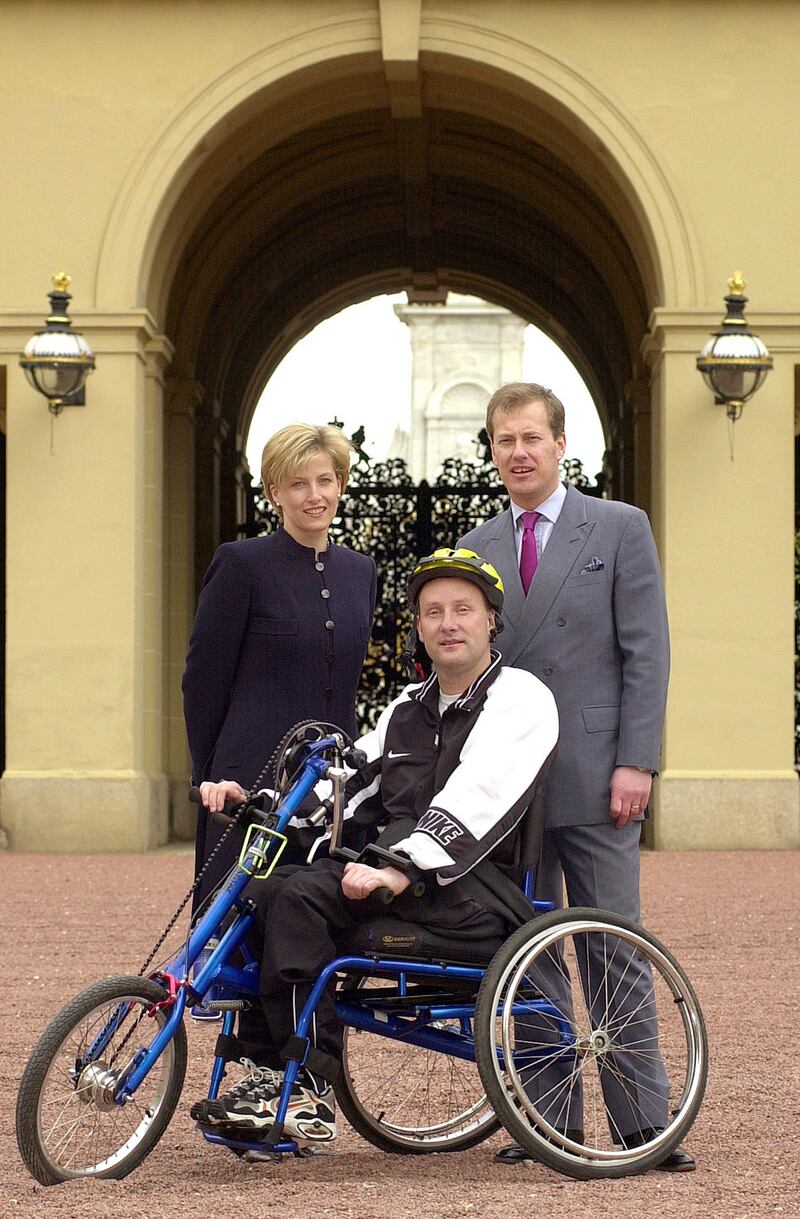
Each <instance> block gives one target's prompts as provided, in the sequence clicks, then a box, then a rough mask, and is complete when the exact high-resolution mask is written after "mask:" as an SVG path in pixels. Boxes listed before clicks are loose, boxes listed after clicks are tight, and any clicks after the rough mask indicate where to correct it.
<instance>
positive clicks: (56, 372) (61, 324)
mask: <svg viewBox="0 0 800 1219" xmlns="http://www.w3.org/2000/svg"><path fill="white" fill-rule="evenodd" d="M70 282H71V281H70V277H69V275H66V274H65V273H64V271H59V273H58V275H54V276H53V291H52V292H50V293H48V295H49V297H50V316H49V317H48V318H45V328H44V330H37V331H36V334H34V335H33V336H32V337H31V338H30V339H28V342H27V343H26V344H25V350H24V351H23V353H22V355H21V356H20V360H19V362H20V364H21V366H22V367H23V368H24V369H25V376H26V377H27V378H28V380H29V381H30V383H31V385H32V386H33V388H34V389H35V390H38V392H39V393H40V394H43V395H44V397H45V398H47V404H48V408H49V409H50V411H51V412H52V413H53V414H54V415H59V414H60V413H61V411H62V410H63V409H64V407H65V406H83V405H84V404H85V401H86V398H85V395H84V388H83V387H84V384H85V382H86V378H87V377H88V375H89V373H90V372H92V371H93V369H94V352H93V351H92V349H91V347H90V346H89V344H88V343H87V342H86V339H85V338H84V337H83V335H82V334H81V333H80V332H79V331H77V330H73V329H72V320H71V318H70V317H69V316H68V314H67V306H68V304H69V302H70V301H71V300H72V297H71V296H70V294H69V292H68V291H67V289H68V287H69V285H70Z"/></svg>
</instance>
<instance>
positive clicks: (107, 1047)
mask: <svg viewBox="0 0 800 1219" xmlns="http://www.w3.org/2000/svg"><path fill="white" fill-rule="evenodd" d="M165 998H166V991H165V990H164V988H163V987H162V986H159V985H158V983H157V982H153V981H150V980H149V979H148V978H140V977H116V978H106V979H104V980H103V981H102V982H96V983H95V984H94V985H93V986H90V987H89V988H88V989H87V990H85V991H82V992H81V993H80V994H79V995H76V996H75V998H74V999H73V1000H72V1001H71V1002H70V1003H68V1004H67V1006H66V1007H65V1008H64V1009H63V1010H62V1011H60V1012H59V1014H58V1015H57V1016H56V1017H55V1019H54V1020H53V1021H52V1022H51V1023H50V1024H49V1025H48V1027H47V1028H46V1029H45V1031H44V1033H43V1034H42V1037H41V1039H40V1040H39V1043H38V1045H37V1046H36V1048H35V1049H34V1051H33V1053H32V1054H31V1057H30V1059H29V1061H28V1065H27V1066H26V1068H25V1072H24V1074H23V1076H22V1081H21V1083H20V1088H19V1094H18V1097H17V1144H18V1146H19V1150H20V1153H21V1155H22V1158H23V1160H24V1161H25V1163H26V1165H27V1167H28V1169H29V1170H30V1172H31V1174H32V1175H33V1176H34V1177H35V1178H36V1180H37V1181H40V1182H41V1183H42V1185H57V1184H58V1183H59V1182H61V1181H68V1180H71V1179H73V1178H75V1177H112V1178H114V1179H117V1180H118V1179H119V1178H121V1177H124V1176H127V1174H128V1173H129V1172H131V1170H132V1169H134V1168H135V1167H136V1165H137V1164H139V1163H140V1162H141V1161H142V1160H143V1159H144V1158H145V1156H146V1155H147V1154H148V1153H149V1152H150V1151H151V1150H152V1149H153V1147H154V1146H155V1145H156V1143H157V1142H158V1140H159V1139H160V1138H161V1135H162V1134H163V1133H164V1131H165V1130H166V1128H167V1125H168V1124H169V1120H170V1118H171V1117H172V1114H173V1113H174V1111H175V1106H176V1105H177V1103H178V1098H179V1097H180V1094H181V1088H182V1087H183V1079H184V1075H185V1073H186V1030H185V1029H184V1027H183V1024H180V1025H179V1026H178V1028H177V1030H176V1032H175V1035H174V1036H173V1037H172V1039H171V1040H170V1041H169V1042H168V1044H167V1046H166V1048H165V1049H164V1051H163V1053H162V1054H161V1056H160V1058H159V1059H158V1060H157V1061H156V1062H155V1063H154V1065H153V1067H152V1068H151V1070H150V1071H149V1072H148V1074H147V1076H146V1077H145V1079H144V1080H143V1081H142V1083H141V1085H140V1086H139V1088H138V1089H137V1091H136V1092H135V1093H134V1095H133V1096H131V1097H129V1098H128V1099H127V1100H126V1101H125V1102H124V1103H123V1104H119V1103H118V1102H117V1101H115V1100H114V1096H115V1093H116V1092H117V1090H118V1087H119V1081H120V1080H122V1079H123V1078H124V1077H125V1075H126V1074H127V1073H128V1072H129V1069H130V1067H131V1064H132V1061H133V1059H134V1058H135V1057H136V1056H137V1055H138V1054H139V1052H140V1051H141V1050H142V1049H144V1048H146V1047H147V1046H148V1045H149V1044H150V1043H151V1042H152V1041H153V1039H154V1037H155V1036H156V1034H157V1033H158V1032H159V1030H160V1029H161V1028H163V1026H164V1025H165V1024H166V1022H167V1019H168V1016H169V1009H165V1008H159V1009H158V1010H154V1008H155V1005H156V1004H159V1003H162V1002H163V1001H164V999H165Z"/></svg>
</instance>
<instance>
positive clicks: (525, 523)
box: [519, 512, 540, 597]
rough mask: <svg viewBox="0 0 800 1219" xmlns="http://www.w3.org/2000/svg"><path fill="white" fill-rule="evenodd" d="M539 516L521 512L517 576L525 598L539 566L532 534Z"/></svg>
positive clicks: (536, 513)
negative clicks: (520, 538)
mask: <svg viewBox="0 0 800 1219" xmlns="http://www.w3.org/2000/svg"><path fill="white" fill-rule="evenodd" d="M539 516H540V514H539V513H538V512H523V514H522V549H521V551H520V554H519V575H520V579H521V580H522V590H523V592H524V593H525V596H526V597H527V595H528V589H529V588H530V586H531V580H532V579H533V576H534V573H535V571H536V568H537V567H538V565H539V556H538V554H537V553H536V534H535V533H534V532H533V528H534V525H535V524H536V522H537V521H538V519H539Z"/></svg>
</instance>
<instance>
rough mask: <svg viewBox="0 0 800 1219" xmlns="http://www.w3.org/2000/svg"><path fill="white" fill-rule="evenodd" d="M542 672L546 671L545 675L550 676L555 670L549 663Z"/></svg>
mask: <svg viewBox="0 0 800 1219" xmlns="http://www.w3.org/2000/svg"><path fill="white" fill-rule="evenodd" d="M542 672H543V673H544V675H545V677H549V676H550V674H551V673H552V672H553V670H552V669H551V668H550V666H549V665H548V666H547V668H546V669H542Z"/></svg>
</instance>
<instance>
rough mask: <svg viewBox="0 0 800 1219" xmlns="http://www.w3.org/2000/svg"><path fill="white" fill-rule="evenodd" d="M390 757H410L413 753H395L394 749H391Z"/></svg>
mask: <svg viewBox="0 0 800 1219" xmlns="http://www.w3.org/2000/svg"><path fill="white" fill-rule="evenodd" d="M389 757H390V758H410V757H411V754H410V753H395V752H394V750H393V749H390V750H389Z"/></svg>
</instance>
